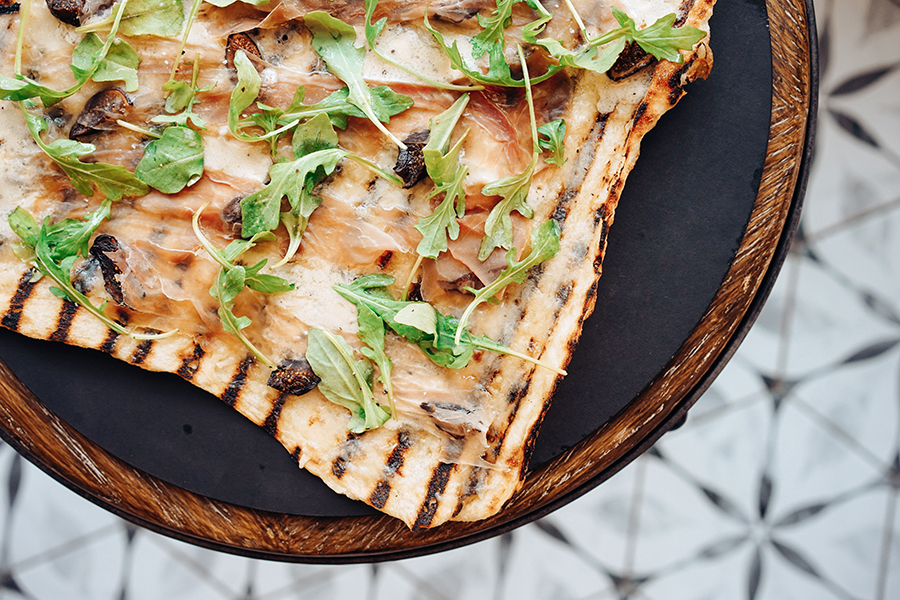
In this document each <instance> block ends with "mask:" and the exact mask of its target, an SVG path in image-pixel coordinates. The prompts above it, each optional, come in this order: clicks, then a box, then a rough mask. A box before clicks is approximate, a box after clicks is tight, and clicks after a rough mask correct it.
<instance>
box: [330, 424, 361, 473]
mask: <svg viewBox="0 0 900 600" xmlns="http://www.w3.org/2000/svg"><path fill="white" fill-rule="evenodd" d="M358 439H359V435H357V434H355V433H349V434H347V440H346V441H345V442H344V443H343V444H341V451H340V454H338V456H337V458H335V459H334V462H333V463H331V473H332V475H334V476H335V477H337V478H338V479H340V478H341V477H343V476H344V472H345V471H346V470H347V465H349V464H350V459H351V458H353V455H354V454H356V451H357V450H358V449H359V442H358V441H357V440H358Z"/></svg>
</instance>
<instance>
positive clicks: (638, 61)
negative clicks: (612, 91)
mask: <svg viewBox="0 0 900 600" xmlns="http://www.w3.org/2000/svg"><path fill="white" fill-rule="evenodd" d="M654 60H656V59H654V58H653V55H652V54H649V53H647V52H645V51H644V49H643V48H641V47H640V46H639V45H638V44H637V43H636V42H628V44H626V45H625V49H624V50H623V51H622V53H621V54H619V58H618V59H616V62H615V64H613V66H612V67H610V69H609V71H607V72H606V74H607V76H609V78H610V79H612V80H613V81H621V80H622V79H625V78H626V77H628V76H630V75H634V74H635V73H637V72H638V71H640V70H641V69H643V68H644V67H647V66H650V64H652V63H653V61H654Z"/></svg>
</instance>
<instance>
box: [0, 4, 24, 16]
mask: <svg viewBox="0 0 900 600" xmlns="http://www.w3.org/2000/svg"><path fill="white" fill-rule="evenodd" d="M17 12H19V3H18V2H16V3H14V4H4V3H3V2H0V15H14V14H16V13H17Z"/></svg>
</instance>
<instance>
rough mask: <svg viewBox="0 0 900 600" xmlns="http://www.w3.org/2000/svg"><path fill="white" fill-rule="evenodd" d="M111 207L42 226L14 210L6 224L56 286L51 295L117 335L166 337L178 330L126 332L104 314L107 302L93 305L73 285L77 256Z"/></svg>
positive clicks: (104, 205)
mask: <svg viewBox="0 0 900 600" xmlns="http://www.w3.org/2000/svg"><path fill="white" fill-rule="evenodd" d="M110 204H111V202H110V200H109V199H108V198H107V199H105V200H104V201H103V203H102V204H101V205H100V208H98V209H97V210H95V211H93V212H91V213H88V214H87V215H85V217H84V219H81V220H79V219H63V220H62V221H59V222H57V223H53V224H51V223H50V220H49V219H45V220H44V223H43V225H41V226H38V224H37V222H36V221H35V220H34V217H32V216H31V215H30V214H29V213H28V212H27V211H26V210H24V209H23V208H22V207H17V208H16V209H15V210H14V211H13V212H12V213H10V215H9V225H10V228H11V229H12V230H13V232H15V234H16V235H18V236H19V238H21V240H22V243H23V244H24V245H25V246H26V247H27V248H28V249H29V250H30V255H29V256H30V262H31V263H32V264H33V265H34V267H35V268H36V269H37V270H38V271H39V272H40V273H41V274H42V275H44V276H47V277H49V278H50V279H51V280H53V283H55V284H56V286H55V287H51V288H50V291H51V292H52V293H53V295H55V296H57V297H58V298H62V299H64V300H68V301H69V302H75V303H76V304H79V305H80V306H82V307H83V308H84V309H85V310H87V311H88V312H89V313H91V314H92V315H94V316H95V317H97V318H98V319H100V321H102V322H103V324H105V325H106V326H107V327H109V328H110V329H112V330H113V331H115V332H116V333H119V334H122V335H129V336H131V337H133V338H135V339H142V340H147V339H159V338H163V337H168V336H170V335H172V334H174V333H175V332H176V331H177V330H175V331H170V332H168V333H164V334H138V333H134V332H132V331H129V330H128V329H126V328H125V327H123V326H122V325H120V324H119V323H117V322H116V321H114V320H112V319H111V318H109V317H108V316H107V315H106V313H105V312H104V309H105V307H106V302H104V303H103V304H102V305H101V306H95V305H94V304H93V303H92V302H91V301H90V299H89V298H88V297H87V296H85V295H84V294H82V293H81V292H79V291H78V290H77V289H76V288H75V286H74V285H73V284H72V267H73V266H74V264H75V261H76V260H77V258H78V257H79V256H82V257H87V255H88V242H89V241H90V239H91V236H92V235H93V234H94V232H95V231H96V230H97V228H98V227H99V226H100V224H101V223H102V222H103V221H104V220H105V219H108V218H109V211H110Z"/></svg>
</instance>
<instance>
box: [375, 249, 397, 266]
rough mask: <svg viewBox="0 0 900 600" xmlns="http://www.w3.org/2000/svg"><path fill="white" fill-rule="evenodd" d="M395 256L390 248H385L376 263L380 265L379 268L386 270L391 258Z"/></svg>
mask: <svg viewBox="0 0 900 600" xmlns="http://www.w3.org/2000/svg"><path fill="white" fill-rule="evenodd" d="M393 257H394V253H393V252H391V251H390V250H385V251H384V253H383V254H382V255H381V256H379V257H378V260H377V261H376V263H375V264H377V265H378V268H379V269H381V270H382V271H384V269H385V267H387V266H388V263H389V262H391V259H392V258H393Z"/></svg>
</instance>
